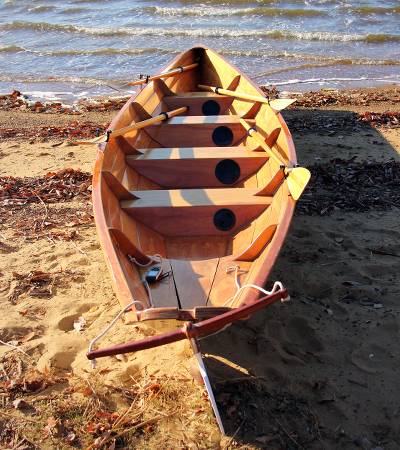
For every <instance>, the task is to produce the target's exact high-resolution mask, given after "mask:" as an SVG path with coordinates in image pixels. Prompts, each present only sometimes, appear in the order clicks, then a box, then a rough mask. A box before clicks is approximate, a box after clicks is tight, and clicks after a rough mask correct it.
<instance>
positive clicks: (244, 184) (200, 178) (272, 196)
mask: <svg viewBox="0 0 400 450" xmlns="http://www.w3.org/2000/svg"><path fill="white" fill-rule="evenodd" d="M131 84H133V85H141V86H142V88H141V90H140V91H139V92H138V93H137V94H136V95H135V96H133V97H132V98H131V99H130V100H129V101H128V102H127V103H126V104H125V106H124V107H123V108H122V109H121V111H120V112H119V113H118V115H117V116H116V117H115V119H114V120H113V121H112V123H111V125H110V128H109V131H108V133H107V135H106V136H105V138H104V139H99V140H98V141H100V142H101V141H102V140H103V141H105V142H102V143H100V145H99V151H98V153H97V160H96V165H95V169H94V176H93V207H94V215H95V220H96V226H97V231H98V235H99V238H100V242H101V245H102V248H103V251H104V254H105V257H106V260H107V264H108V266H109V269H110V271H111V274H112V278H113V282H114V285H115V291H116V293H117V295H118V298H119V301H120V303H121V305H122V307H123V308H124V309H125V310H128V309H129V313H128V314H127V316H128V318H129V320H131V321H144V320H150V319H151V320H163V319H174V320H179V321H184V322H186V325H185V326H184V327H182V328H180V329H177V330H173V331H170V332H167V333H163V334H161V335H158V336H153V337H150V338H147V339H144V340H143V341H138V342H131V343H125V344H121V345H119V346H114V347H110V348H107V349H100V350H93V351H90V352H89V354H88V357H89V358H90V359H93V358H95V357H99V356H105V355H111V354H116V353H124V352H127V351H135V350H140V349H144V348H149V347H152V346H156V345H162V344H165V343H168V342H173V341H176V340H178V339H183V338H185V337H189V338H195V337H198V336H202V335H206V334H209V333H211V332H214V331H217V330H219V329H221V328H222V327H224V326H226V325H227V324H229V323H231V322H232V321H234V320H239V319H243V318H246V317H248V316H250V315H251V314H253V313H254V312H255V311H257V310H259V309H261V308H265V307H266V306H268V305H270V304H272V303H273V302H275V301H278V300H282V299H284V298H286V297H287V292H286V290H285V289H284V288H282V286H280V285H277V286H275V288H274V290H273V291H272V292H266V291H261V292H260V290H259V289H257V288H256V287H254V286H259V287H262V286H264V285H265V283H266V282H267V280H268V276H269V274H270V272H271V269H272V268H273V266H274V263H275V261H276V258H277V256H278V253H279V250H280V248H281V246H282V244H283V242H284V239H285V236H286V234H287V232H288V229H289V225H290V221H291V218H292V215H293V211H294V208H295V203H296V200H297V199H298V198H299V196H300V195H301V192H302V191H303V189H304V187H305V185H306V184H307V182H308V179H309V172H308V171H307V169H303V168H298V167H296V163H297V161H296V153H295V148H294V144H293V141H292V138H291V135H290V132H289V130H288V128H287V126H286V123H285V122H284V120H283V118H282V116H281V114H280V112H279V110H280V109H281V108H282V107H283V106H285V101H283V103H284V105H283V106H282V101H279V100H278V101H277V102H275V104H274V103H273V102H272V101H271V102H269V101H268V99H266V98H265V97H264V96H263V93H262V92H261V91H260V90H259V89H258V88H257V87H256V86H255V85H254V84H253V83H252V82H251V81H250V80H249V79H248V78H247V77H246V76H245V75H244V74H242V73H241V72H240V71H239V70H238V69H236V68H235V67H233V66H232V65H230V64H229V63H228V62H227V61H225V60H224V59H223V58H222V57H221V56H219V55H218V54H217V53H216V52H214V51H212V50H210V49H208V48H205V47H195V48H192V49H190V50H189V51H186V52H184V53H182V54H181V55H179V56H178V57H177V58H175V60H174V61H172V63H171V64H170V65H169V66H168V67H167V68H166V69H165V70H164V71H163V72H162V73H161V74H160V75H157V76H154V77H146V78H144V79H142V80H139V81H137V82H135V83H131ZM290 102H291V101H289V102H287V103H286V104H288V103H290ZM154 269H155V270H154ZM158 269H160V270H158ZM157 270H158V274H156V272H157ZM160 274H161V275H160ZM158 275H160V276H159V277H158V280H156V279H157V276H158ZM146 280H147V281H146Z"/></svg>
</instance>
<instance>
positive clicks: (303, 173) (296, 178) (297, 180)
mask: <svg viewBox="0 0 400 450" xmlns="http://www.w3.org/2000/svg"><path fill="white" fill-rule="evenodd" d="M310 178H311V172H310V171H309V170H308V169H306V168H305V167H294V168H293V169H290V172H289V174H288V177H287V182H288V187H289V191H290V194H291V196H292V198H293V199H294V200H296V201H297V200H298V199H299V198H300V197H301V194H302V193H303V191H304V189H305V188H306V186H307V184H308V182H309V181H310Z"/></svg>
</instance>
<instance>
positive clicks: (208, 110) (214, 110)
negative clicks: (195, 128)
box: [201, 100, 221, 116]
mask: <svg viewBox="0 0 400 450" xmlns="http://www.w3.org/2000/svg"><path fill="white" fill-rule="evenodd" d="M201 110H202V111H203V114H204V115H205V116H218V114H219V113H220V111H221V107H220V106H219V103H218V102H216V101H215V100H207V101H206V102H204V103H203V106H202V108H201Z"/></svg>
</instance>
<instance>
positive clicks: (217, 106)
mask: <svg viewBox="0 0 400 450" xmlns="http://www.w3.org/2000/svg"><path fill="white" fill-rule="evenodd" d="M233 100H234V99H233V97H228V96H226V95H219V94H215V93H214V92H187V93H178V94H176V95H172V96H167V97H164V103H165V105H166V107H167V109H170V110H171V109H176V108H180V107H181V106H188V107H189V111H188V112H187V115H189V116H204V115H211V114H214V115H215V114H226V112H227V110H228V108H229V107H230V106H231V104H232V102H233Z"/></svg>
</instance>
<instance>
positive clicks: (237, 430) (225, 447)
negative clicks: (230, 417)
mask: <svg viewBox="0 0 400 450" xmlns="http://www.w3.org/2000/svg"><path fill="white" fill-rule="evenodd" d="M245 422H246V417H245V418H244V419H243V420H242V422H241V423H240V425H239V426H238V427H237V428H236V431H235V432H234V433H233V435H232V437H231V438H230V439H229V441H228V442H227V443H226V444H225V445H224V446H223V450H227V449H228V448H229V447H230V445H231V444H232V442H233V440H234V439H235V437H236V436H237V434H238V433H239V431H240V429H241V428H242V426H243V424H244V423H245Z"/></svg>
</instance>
